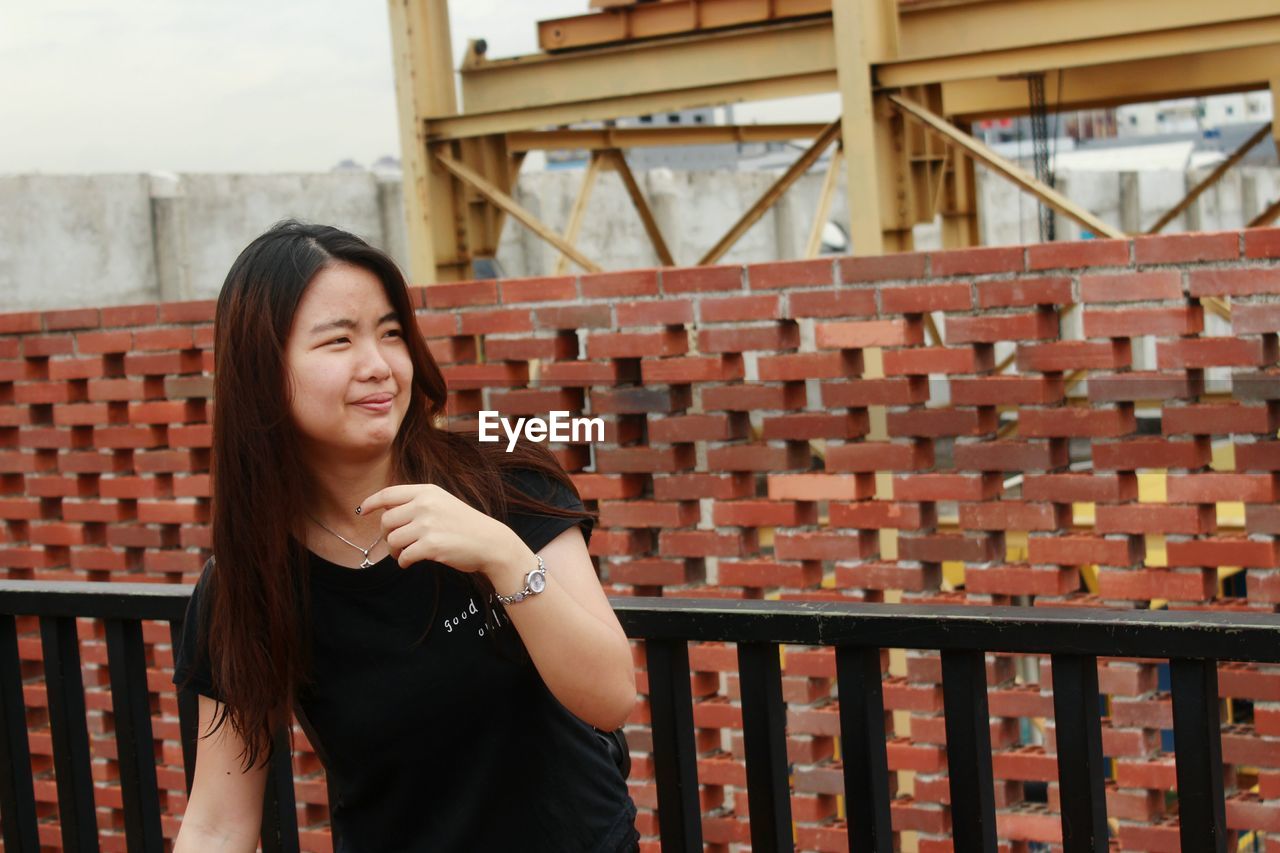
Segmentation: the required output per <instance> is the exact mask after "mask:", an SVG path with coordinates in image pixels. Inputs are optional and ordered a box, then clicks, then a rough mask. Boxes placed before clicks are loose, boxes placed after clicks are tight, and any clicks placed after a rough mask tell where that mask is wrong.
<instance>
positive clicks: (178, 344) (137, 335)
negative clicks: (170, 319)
mask: <svg viewBox="0 0 1280 853" xmlns="http://www.w3.org/2000/svg"><path fill="white" fill-rule="evenodd" d="M194 345H195V334H194V333H193V332H192V330H191V327H189V326H178V327H175V328H170V329H138V330H137V331H135V332H134V333H133V348H134V349H135V350H140V351H156V350H169V349H191V348H192V347H193V346H194Z"/></svg>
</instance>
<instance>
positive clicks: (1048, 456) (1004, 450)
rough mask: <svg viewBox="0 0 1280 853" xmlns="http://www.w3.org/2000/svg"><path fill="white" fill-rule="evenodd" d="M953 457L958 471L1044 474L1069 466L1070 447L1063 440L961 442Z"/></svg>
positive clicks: (955, 447) (956, 446)
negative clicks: (1033, 472)
mask: <svg viewBox="0 0 1280 853" xmlns="http://www.w3.org/2000/svg"><path fill="white" fill-rule="evenodd" d="M952 455H953V459H954V461H955V466H956V468H958V469H967V470H972V471H1044V470H1048V469H1051V468H1061V467H1064V466H1065V465H1066V464H1067V444H1066V442H1061V441H1047V442H1046V441H1017V440H1001V441H982V442H974V443H961V442H960V441H957V442H956V444H955V445H954V447H953V448H952ZM1086 476H1087V475H1086ZM1024 489H1025V487H1024Z"/></svg>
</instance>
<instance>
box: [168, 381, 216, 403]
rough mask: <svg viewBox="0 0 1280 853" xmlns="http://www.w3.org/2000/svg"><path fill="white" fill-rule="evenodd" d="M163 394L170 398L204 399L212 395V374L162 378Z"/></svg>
mask: <svg viewBox="0 0 1280 853" xmlns="http://www.w3.org/2000/svg"><path fill="white" fill-rule="evenodd" d="M164 394H165V396H166V397H168V398H169V399H171V400H185V399H198V400H206V399H209V398H210V397H212V396H213V377H212V376H170V377H168V378H166V379H165V380H164Z"/></svg>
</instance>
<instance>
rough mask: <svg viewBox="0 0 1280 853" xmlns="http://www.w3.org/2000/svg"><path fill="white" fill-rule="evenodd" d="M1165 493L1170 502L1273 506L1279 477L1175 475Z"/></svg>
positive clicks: (1260, 475) (1169, 481)
mask: <svg viewBox="0 0 1280 853" xmlns="http://www.w3.org/2000/svg"><path fill="white" fill-rule="evenodd" d="M1166 491H1167V497H1168V501H1169V503H1213V502H1216V501H1244V502H1246V503H1270V502H1272V501H1274V500H1275V499H1276V478H1275V477H1274V476H1273V475H1271V474H1174V475H1170V476H1169V478H1168V482H1167V487H1166Z"/></svg>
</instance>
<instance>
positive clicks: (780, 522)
mask: <svg viewBox="0 0 1280 853" xmlns="http://www.w3.org/2000/svg"><path fill="white" fill-rule="evenodd" d="M711 523H712V524H714V525H715V526H716V527H776V526H782V527H801V526H806V525H813V524H817V523H818V506H817V504H815V503H811V502H808V501H776V500H770V499H760V500H743V501H716V503H715V504H713V505H712V507H711Z"/></svg>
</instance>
